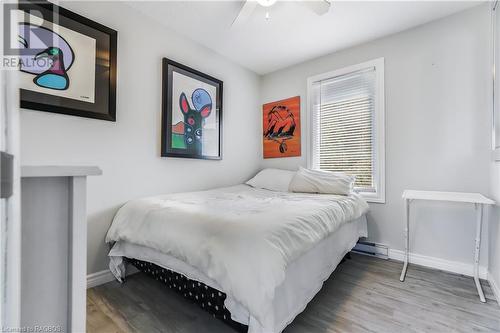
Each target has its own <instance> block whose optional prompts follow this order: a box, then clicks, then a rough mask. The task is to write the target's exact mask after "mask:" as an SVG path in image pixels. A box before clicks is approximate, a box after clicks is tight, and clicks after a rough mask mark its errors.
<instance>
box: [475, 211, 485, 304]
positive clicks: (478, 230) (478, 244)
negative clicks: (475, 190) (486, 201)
mask: <svg viewBox="0 0 500 333" xmlns="http://www.w3.org/2000/svg"><path fill="white" fill-rule="evenodd" d="M474 208H475V209H476V245H475V247H474V282H475V283H476V288H477V293H478V294H479V299H480V300H481V302H483V303H485V302H486V299H485V298H484V293H483V289H482V288H481V283H480V282H479V251H480V248H481V224H482V222H483V205H482V204H474Z"/></svg>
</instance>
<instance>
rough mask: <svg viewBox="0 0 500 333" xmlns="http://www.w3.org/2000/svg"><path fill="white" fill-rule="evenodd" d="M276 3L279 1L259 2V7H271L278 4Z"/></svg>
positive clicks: (266, 0) (258, 0)
mask: <svg viewBox="0 0 500 333" xmlns="http://www.w3.org/2000/svg"><path fill="white" fill-rule="evenodd" d="M276 1H278V0H257V2H258V3H259V5H261V6H262V7H271V6H272V5H274V4H275V3H276Z"/></svg>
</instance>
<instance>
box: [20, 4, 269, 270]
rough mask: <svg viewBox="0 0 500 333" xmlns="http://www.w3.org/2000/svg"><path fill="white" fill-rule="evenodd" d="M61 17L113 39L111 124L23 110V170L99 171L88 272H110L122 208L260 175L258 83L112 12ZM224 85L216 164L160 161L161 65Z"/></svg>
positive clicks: (196, 48)
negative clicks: (166, 61)
mask: <svg viewBox="0 0 500 333" xmlns="http://www.w3.org/2000/svg"><path fill="white" fill-rule="evenodd" d="M61 5H62V6H63V7H66V8H68V9H70V10H73V11H75V12H77V13H78V14H81V15H83V16H86V17H88V18H90V19H92V20H95V21H97V22H99V23H101V24H104V25H106V26H109V27H111V28H113V29H115V30H117V31H118V83H117V87H118V89H117V121H116V123H112V122H107V121H101V120H93V119H86V118H79V117H71V116H65V115H57V114H51V113H46V112H38V111H28V110H23V111H22V114H21V159H22V163H23V164H28V165H32V164H51V165H53V164H70V165H97V166H99V167H101V168H102V170H103V172H104V174H103V175H102V176H100V177H91V178H90V179H89V183H88V215H89V219H88V272H89V273H93V272H97V271H100V270H103V269H106V268H107V258H106V255H107V250H108V248H107V246H106V245H105V244H104V236H105V234H106V231H107V229H108V227H109V225H110V223H111V220H112V218H113V216H114V214H115V212H116V210H117V209H118V208H119V207H120V205H122V204H123V203H125V202H126V201H127V200H129V199H133V198H138V197H143V196H150V195H155V194H160V193H167V192H177V191H189V190H199V189H206V188H211V187H215V186H222V185H231V184H237V183H241V182H242V181H243V180H246V179H247V178H249V177H250V176H251V175H253V174H254V173H255V172H256V171H257V168H258V165H259V151H260V149H261V148H260V137H259V135H258V133H259V132H260V121H261V118H260V113H259V100H260V99H259V83H260V82H259V77H258V76H257V75H256V74H254V73H253V72H250V71H248V70H246V69H244V68H242V67H240V66H238V65H236V64H234V63H232V62H230V61H228V60H226V59H225V58H223V57H221V56H219V55H217V54H215V53H214V52H212V51H210V50H208V49H206V48H204V47H202V46H200V45H198V44H195V43H194V42H191V41H189V40H187V39H186V38H183V37H182V36H180V35H178V34H176V33H174V32H172V31H170V30H167V29H165V28H164V27H163V26H161V25H159V24H158V23H156V22H153V21H152V20H151V19H149V18H147V17H145V16H142V15H141V14H139V13H137V12H136V11H135V10H133V9H131V8H130V7H128V6H127V5H124V4H121V3H119V2H111V3H102V2H99V3H98V2H86V3H84V2H66V3H61ZM162 57H168V58H171V59H173V60H176V61H178V62H181V63H183V64H185V65H188V66H190V67H194V68H195V69H198V70H200V71H202V72H205V73H207V74H209V75H212V76H214V77H216V78H218V79H221V80H222V81H224V105H223V117H224V135H223V138H224V142H223V154H224V155H223V160H222V161H203V160H191V159H175V158H160V153H159V152H160V131H161V129H160V126H161V122H160V120H161V59H162Z"/></svg>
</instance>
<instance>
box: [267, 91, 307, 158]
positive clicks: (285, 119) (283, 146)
mask: <svg viewBox="0 0 500 333" xmlns="http://www.w3.org/2000/svg"><path fill="white" fill-rule="evenodd" d="M262 113H263V114H262V120H263V127H262V128H263V151H264V158H275V157H292V156H300V96H295V97H291V98H288V99H284V100H281V101H277V102H272V103H267V104H264V105H263V106H262Z"/></svg>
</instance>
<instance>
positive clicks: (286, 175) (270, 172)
mask: <svg viewBox="0 0 500 333" xmlns="http://www.w3.org/2000/svg"><path fill="white" fill-rule="evenodd" d="M294 175H295V171H289V170H281V169H264V170H262V171H260V172H259V173H258V174H257V175H255V177H253V178H252V179H250V180H249V181H247V182H246V184H247V185H250V186H252V187H256V188H263V189H266V190H271V191H279V192H288V186H289V185H290V181H291V180H292V178H293V176H294Z"/></svg>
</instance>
